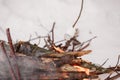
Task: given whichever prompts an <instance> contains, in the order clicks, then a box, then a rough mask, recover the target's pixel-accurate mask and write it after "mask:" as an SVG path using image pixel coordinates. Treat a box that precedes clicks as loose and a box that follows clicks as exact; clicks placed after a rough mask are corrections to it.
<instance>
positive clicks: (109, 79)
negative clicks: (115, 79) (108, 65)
mask: <svg viewBox="0 0 120 80" xmlns="http://www.w3.org/2000/svg"><path fill="white" fill-rule="evenodd" d="M119 61H120V55H119V56H118V60H117V63H116V66H115V67H114V69H113V71H115V69H116V68H117V66H118V64H119ZM112 74H113V72H111V73H110V74H109V76H108V77H107V78H106V79H105V80H112V79H111V78H112V77H110V76H111V75H112ZM118 75H119V74H118Z"/></svg>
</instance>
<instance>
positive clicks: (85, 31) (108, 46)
mask: <svg viewBox="0 0 120 80" xmlns="http://www.w3.org/2000/svg"><path fill="white" fill-rule="evenodd" d="M119 3H120V1H119V0H84V8H83V12H82V15H81V18H80V20H79V21H78V23H77V25H76V28H79V30H80V31H79V38H78V39H79V40H80V41H81V42H83V41H86V40H88V39H90V38H92V37H94V36H97V38H96V39H94V40H93V41H92V43H91V45H90V46H89V48H88V49H91V50H92V51H93V52H92V53H91V54H89V55H85V56H83V58H84V59H86V60H89V61H91V62H93V63H97V64H102V63H103V62H104V61H105V60H106V59H107V58H109V61H108V62H107V63H106V64H105V65H104V66H105V67H108V66H115V64H116V63H117V57H118V55H119V54H120V37H119V35H120V10H119V7H120V5H119ZM80 7H81V0H0V40H7V39H6V33H5V30H6V28H10V30H11V35H12V38H13V41H14V42H16V41H17V40H29V37H30V35H31V37H32V38H34V37H36V33H37V34H38V35H41V36H44V35H46V34H47V33H48V32H49V31H50V30H51V28H52V25H53V22H56V25H55V40H56V41H59V40H62V39H64V35H65V33H67V32H72V31H71V28H72V25H73V23H74V22H75V20H76V18H77V17H78V14H79V11H80ZM35 42H37V41H34V42H33V43H35ZM41 45H42V42H41Z"/></svg>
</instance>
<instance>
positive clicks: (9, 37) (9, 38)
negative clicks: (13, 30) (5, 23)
mask: <svg viewBox="0 0 120 80" xmlns="http://www.w3.org/2000/svg"><path fill="white" fill-rule="evenodd" d="M6 32H7V39H8V43H9V46H10V52H11V55H12V56H15V51H14V47H13V43H12V39H11V36H10V30H9V28H8V29H7V30H6Z"/></svg>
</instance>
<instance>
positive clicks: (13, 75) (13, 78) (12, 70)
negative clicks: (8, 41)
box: [0, 42, 17, 80]
mask: <svg viewBox="0 0 120 80" xmlns="http://www.w3.org/2000/svg"><path fill="white" fill-rule="evenodd" d="M0 47H1V49H2V52H3V53H4V55H5V57H6V59H7V61H8V64H9V66H10V67H9V68H10V69H9V70H10V73H11V76H12V80H17V79H16V76H15V73H14V69H13V67H12V64H11V62H10V60H9V57H8V55H7V53H6V50H5V47H4V44H3V42H1V43H0Z"/></svg>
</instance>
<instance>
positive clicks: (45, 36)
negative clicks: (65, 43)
mask: <svg viewBox="0 0 120 80" xmlns="http://www.w3.org/2000/svg"><path fill="white" fill-rule="evenodd" d="M47 37H48V36H38V37H36V38H32V39H30V40H29V42H30V41H33V40H36V39H39V38H47Z"/></svg>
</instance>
